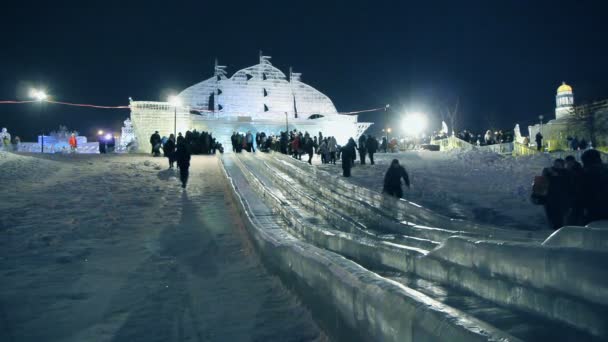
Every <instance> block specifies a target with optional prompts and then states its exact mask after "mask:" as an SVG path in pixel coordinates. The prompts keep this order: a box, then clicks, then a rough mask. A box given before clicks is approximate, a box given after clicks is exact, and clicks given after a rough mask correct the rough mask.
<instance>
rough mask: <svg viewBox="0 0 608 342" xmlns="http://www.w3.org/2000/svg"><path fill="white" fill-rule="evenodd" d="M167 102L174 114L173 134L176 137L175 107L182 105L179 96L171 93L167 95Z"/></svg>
mask: <svg viewBox="0 0 608 342" xmlns="http://www.w3.org/2000/svg"><path fill="white" fill-rule="evenodd" d="M169 103H170V104H171V105H173V109H174V112H173V113H174V116H173V136H174V137H175V139H177V107H178V106H181V105H182V101H181V100H180V98H179V96H176V95H171V96H169Z"/></svg>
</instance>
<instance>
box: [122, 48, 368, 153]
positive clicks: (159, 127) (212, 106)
mask: <svg viewBox="0 0 608 342" xmlns="http://www.w3.org/2000/svg"><path fill="white" fill-rule="evenodd" d="M178 97H179V100H180V102H181V104H180V105H175V104H171V103H169V102H148V101H131V103H130V107H131V121H132V124H133V132H134V134H135V136H136V138H137V140H138V141H139V142H140V145H143V146H141V147H140V148H141V150H147V141H148V138H149V136H150V134H152V133H153V132H154V131H159V133H160V134H161V135H165V136H168V135H169V134H171V133H173V132H174V130H175V131H177V132H182V133H184V132H185V131H187V130H193V129H196V130H198V131H210V132H212V133H213V134H214V136H215V137H216V138H217V139H218V141H220V142H221V143H222V144H224V146H227V144H229V142H230V135H231V134H232V132H233V131H237V132H247V131H251V132H252V133H255V132H265V133H266V134H278V133H279V132H281V131H285V130H293V129H297V130H298V131H306V132H309V133H310V134H311V135H317V134H318V132H322V133H323V135H325V136H335V137H336V139H337V140H338V142H339V143H344V142H346V141H347V140H348V138H350V137H353V138H355V139H357V138H358V137H359V136H360V135H361V134H363V132H364V131H365V130H366V129H367V128H368V127H369V126H371V125H372V123H369V122H358V117H357V115H342V114H339V113H338V111H337V110H336V107H335V106H334V104H333V102H332V101H331V99H330V98H329V97H327V96H326V95H324V94H323V93H321V92H320V91H318V90H316V89H315V88H313V87H311V86H309V85H307V84H305V83H303V82H302V81H301V74H299V73H294V72H291V70H290V72H289V77H288V76H287V75H285V74H284V73H283V72H282V71H281V70H279V69H278V68H276V67H274V66H273V65H272V64H271V63H270V57H268V56H262V55H260V60H259V64H256V65H254V66H251V67H248V68H245V69H242V70H239V71H237V72H235V73H234V74H233V75H232V76H231V77H228V76H227V73H226V70H225V67H224V66H220V65H217V63H216V65H215V68H214V75H213V76H212V77H210V78H208V79H206V80H204V81H202V82H200V83H197V84H195V85H192V86H190V87H188V88H186V89H184V90H183V91H182V92H181V93H179V95H178ZM142 142H143V144H142Z"/></svg>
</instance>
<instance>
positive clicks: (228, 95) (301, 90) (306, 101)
mask: <svg viewBox="0 0 608 342" xmlns="http://www.w3.org/2000/svg"><path fill="white" fill-rule="evenodd" d="M300 76H301V74H299V73H290V77H289V79H288V78H287V76H286V75H285V74H284V73H283V72H282V71H281V70H279V69H277V68H276V67H274V66H273V65H272V64H271V63H270V57H268V56H260V63H259V64H256V65H254V66H251V67H248V68H245V69H242V70H239V71H237V72H236V73H234V75H232V77H230V78H227V77H226V72H225V70H224V67H223V66H218V65H216V67H215V74H214V76H213V77H211V78H209V79H207V80H204V81H202V82H200V83H197V84H195V85H193V86H191V87H189V88H187V89H185V90H184V91H182V92H181V93H180V94H179V96H180V98H181V99H182V101H183V104H184V105H185V106H189V107H191V108H196V109H200V110H210V111H213V112H217V115H218V116H219V117H224V118H225V117H230V116H248V117H251V118H252V119H264V120H284V119H285V113H287V115H288V116H289V117H290V118H294V119H295V118H308V117H310V116H311V115H314V114H319V115H323V116H328V115H338V113H337V111H336V107H335V106H334V104H333V103H332V101H331V100H330V99H329V97H327V96H326V95H324V94H323V93H321V92H320V91H318V90H316V89H315V88H313V87H311V86H309V85H307V84H305V83H303V82H301V81H300Z"/></svg>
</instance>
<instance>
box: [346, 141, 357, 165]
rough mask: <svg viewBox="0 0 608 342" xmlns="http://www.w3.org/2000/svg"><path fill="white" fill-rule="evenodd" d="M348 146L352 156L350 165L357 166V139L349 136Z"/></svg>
mask: <svg viewBox="0 0 608 342" xmlns="http://www.w3.org/2000/svg"><path fill="white" fill-rule="evenodd" d="M346 148H348V149H349V155H350V157H351V162H350V167H351V168H352V167H353V166H355V160H357V143H356V142H355V139H353V138H349V139H348V142H347V143H346Z"/></svg>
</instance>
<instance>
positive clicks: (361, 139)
mask: <svg viewBox="0 0 608 342" xmlns="http://www.w3.org/2000/svg"><path fill="white" fill-rule="evenodd" d="M366 143H367V139H366V137H365V134H361V136H360V137H359V158H360V159H361V165H365V155H366V154H367V146H366Z"/></svg>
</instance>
